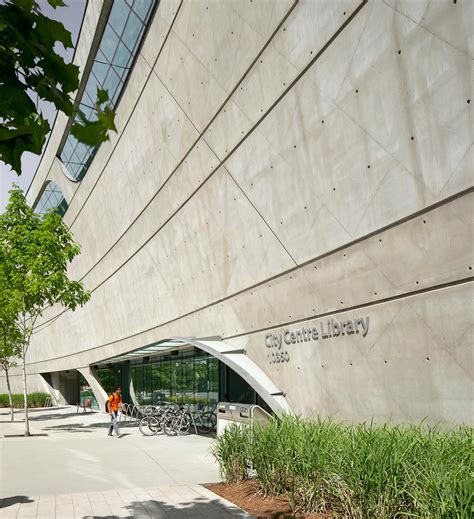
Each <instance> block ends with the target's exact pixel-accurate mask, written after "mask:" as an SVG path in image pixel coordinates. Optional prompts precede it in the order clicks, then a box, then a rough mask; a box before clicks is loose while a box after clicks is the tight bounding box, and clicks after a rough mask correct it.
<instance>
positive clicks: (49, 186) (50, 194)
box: [34, 180, 68, 216]
mask: <svg viewBox="0 0 474 519" xmlns="http://www.w3.org/2000/svg"><path fill="white" fill-rule="evenodd" d="M67 208H68V203H67V202H66V199H65V198H64V195H63V193H62V191H61V190H60V189H59V186H58V185H57V184H56V182H53V181H52V180H50V181H48V182H47V183H46V186H45V187H44V189H43V192H42V193H41V196H40V197H39V200H38V203H37V204H36V205H35V207H34V210H35V212H37V213H39V214H41V215H43V214H46V213H47V212H48V211H57V212H58V213H59V214H60V215H61V216H64V213H65V212H66V211H67Z"/></svg>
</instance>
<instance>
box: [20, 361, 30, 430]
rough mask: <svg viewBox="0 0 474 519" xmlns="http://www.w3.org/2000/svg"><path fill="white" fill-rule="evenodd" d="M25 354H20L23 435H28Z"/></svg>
mask: <svg viewBox="0 0 474 519" xmlns="http://www.w3.org/2000/svg"><path fill="white" fill-rule="evenodd" d="M25 356H26V355H25V354H24V353H23V355H22V356H21V367H22V372H23V399H24V406H25V436H30V423H29V421H28V391H27V387H26V360H25Z"/></svg>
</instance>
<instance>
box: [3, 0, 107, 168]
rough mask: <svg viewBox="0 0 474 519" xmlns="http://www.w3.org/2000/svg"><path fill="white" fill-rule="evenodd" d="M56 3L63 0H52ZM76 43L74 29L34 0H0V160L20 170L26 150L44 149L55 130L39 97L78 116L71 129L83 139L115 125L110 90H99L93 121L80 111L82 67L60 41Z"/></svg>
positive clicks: (98, 138) (96, 137)
mask: <svg viewBox="0 0 474 519" xmlns="http://www.w3.org/2000/svg"><path fill="white" fill-rule="evenodd" d="M47 1H48V3H49V4H50V5H51V6H52V7H53V8H56V7H60V6H64V5H65V4H64V3H63V1H62V0H47ZM57 43H59V44H61V45H62V46H63V47H64V48H65V49H68V48H72V47H73V44H72V39H71V33H70V32H69V31H68V30H67V29H65V27H64V25H63V24H62V23H60V22H58V21H56V20H51V19H50V18H48V17H47V16H45V15H44V14H43V13H42V12H41V9H40V7H39V6H38V4H37V2H36V1H35V0H7V1H5V2H2V3H1V4H0V100H1V102H0V159H1V160H2V161H3V162H5V163H6V164H8V165H10V166H11V168H12V169H13V170H14V171H16V173H17V174H21V156H22V154H23V153H24V152H25V151H29V152H31V153H35V154H40V153H41V151H42V148H43V145H44V143H45V141H46V136H47V135H48V132H49V131H50V125H49V123H48V121H47V120H46V119H45V118H44V116H43V114H42V113H41V110H40V106H39V100H40V99H43V100H46V101H50V102H51V103H53V104H54V106H55V107H56V108H57V109H58V110H60V111H62V112H63V113H65V114H66V115H67V116H73V115H74V116H75V117H74V119H75V120H74V123H73V125H72V128H71V131H72V133H73V135H74V136H75V137H76V138H77V139H78V140H79V141H81V142H83V143H85V144H89V145H91V144H92V145H98V144H100V143H102V142H104V141H105V140H107V139H108V131H109V130H115V125H114V117H115V114H114V112H113V111H112V110H111V109H110V108H109V107H108V106H107V101H108V94H107V92H106V91H104V90H98V92H97V102H96V106H95V117H94V120H91V121H90V120H88V119H87V118H86V117H85V115H84V114H83V113H82V112H80V111H77V113H75V110H74V103H73V98H72V94H73V93H74V92H75V91H76V90H77V88H78V87H79V67H78V66H77V65H74V64H72V63H66V62H65V61H64V59H63V57H62V56H61V55H60V54H58V53H57V52H56V51H55V46H56V44H57Z"/></svg>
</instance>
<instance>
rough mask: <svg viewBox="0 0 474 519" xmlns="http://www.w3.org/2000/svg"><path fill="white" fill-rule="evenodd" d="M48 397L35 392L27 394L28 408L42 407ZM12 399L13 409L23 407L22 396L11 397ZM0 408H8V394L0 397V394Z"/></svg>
mask: <svg viewBox="0 0 474 519" xmlns="http://www.w3.org/2000/svg"><path fill="white" fill-rule="evenodd" d="M48 397H49V395H48V393H41V392H39V391H38V392H35V393H29V394H28V407H44V403H45V402H46V399H47V398H48ZM12 399H13V407H17V408H20V407H23V405H24V399H23V395H17V394H13V395H12ZM0 407H10V401H9V399H8V394H4V395H1V394H0Z"/></svg>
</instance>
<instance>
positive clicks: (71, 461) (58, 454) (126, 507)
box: [0, 407, 250, 519]
mask: <svg viewBox="0 0 474 519" xmlns="http://www.w3.org/2000/svg"><path fill="white" fill-rule="evenodd" d="M31 417H32V421H31V431H32V433H33V434H42V435H47V436H33V437H31V438H21V437H11V436H10V435H15V434H21V432H22V430H23V424H22V423H20V422H19V423H14V424H11V423H8V415H7V413H6V410H0V518H3V517H34V518H44V519H46V518H48V519H50V518H51V519H55V518H57V519H68V518H100V519H102V518H113V517H117V518H118V517H143V518H145V517H156V518H160V517H165V518H167V517H169V518H172V517H183V518H192V517H196V518H198V517H200V518H202V517H206V518H211V519H212V518H231V517H250V516H249V515H248V514H246V513H245V512H243V511H242V510H241V509H239V508H238V507H236V506H234V505H232V504H231V503H229V502H228V501H226V500H225V499H222V498H221V497H219V496H217V495H216V494H214V493H213V492H210V491H209V490H207V489H206V488H205V487H203V486H202V485H201V484H202V483H208V482H212V481H219V479H220V478H219V473H218V467H217V465H216V463H215V461H214V459H213V457H212V456H211V455H210V453H209V448H210V446H211V442H212V440H211V439H210V438H206V437H200V436H195V435H190V436H182V437H177V438H169V437H166V436H155V437H144V436H142V435H141V433H140V432H139V430H138V428H137V427H136V425H133V424H131V423H130V422H125V423H122V429H121V432H122V434H123V436H122V437H121V438H109V437H108V436H107V425H108V416H107V415H105V414H103V413H98V412H97V413H94V414H85V413H82V412H80V413H79V414H77V413H76V409H75V408H72V407H66V408H62V409H49V410H35V411H33V412H32V413H31ZM21 418H22V415H21V413H19V414H18V415H17V419H18V420H20V419H21Z"/></svg>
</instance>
